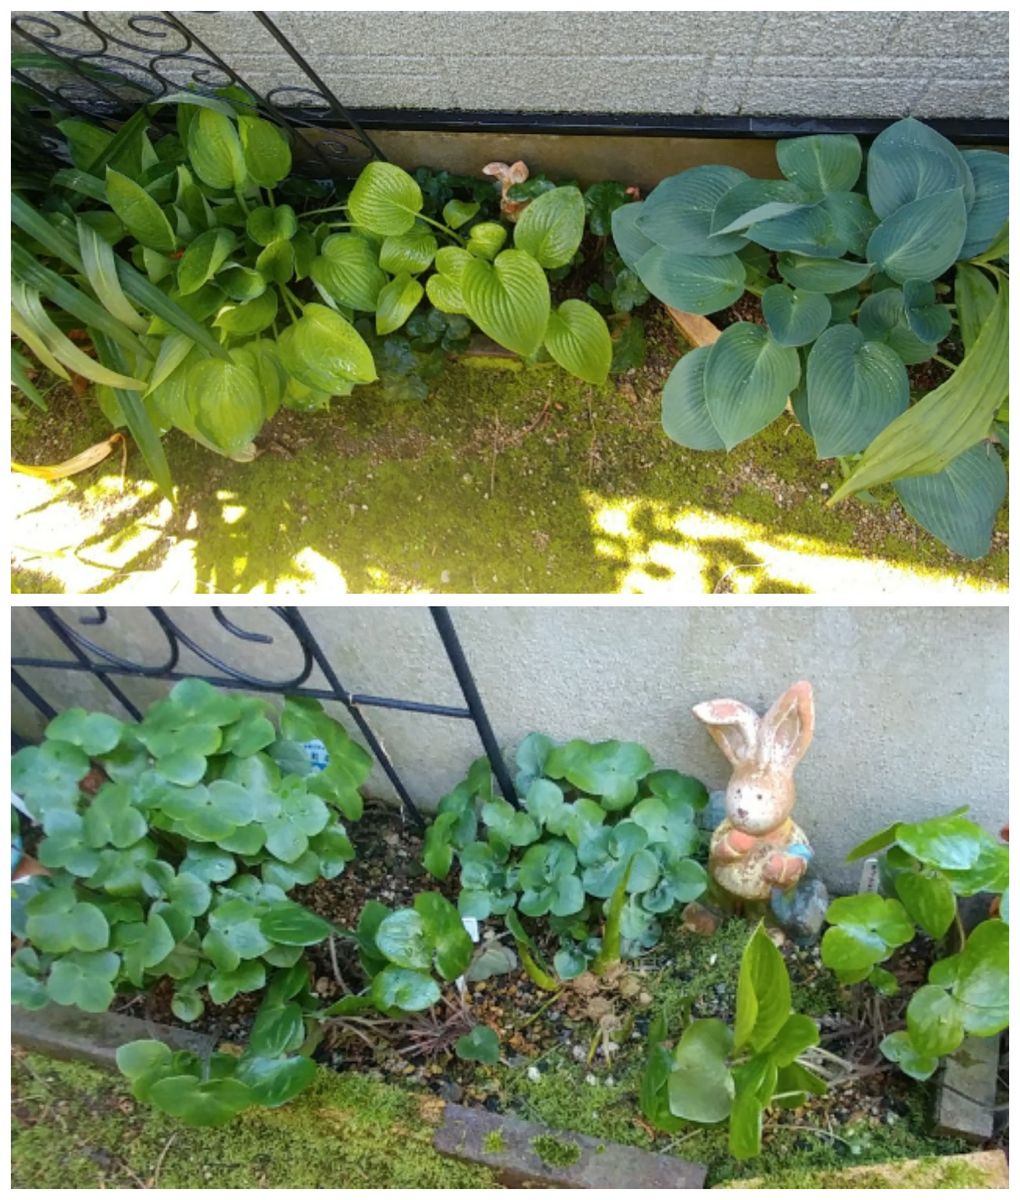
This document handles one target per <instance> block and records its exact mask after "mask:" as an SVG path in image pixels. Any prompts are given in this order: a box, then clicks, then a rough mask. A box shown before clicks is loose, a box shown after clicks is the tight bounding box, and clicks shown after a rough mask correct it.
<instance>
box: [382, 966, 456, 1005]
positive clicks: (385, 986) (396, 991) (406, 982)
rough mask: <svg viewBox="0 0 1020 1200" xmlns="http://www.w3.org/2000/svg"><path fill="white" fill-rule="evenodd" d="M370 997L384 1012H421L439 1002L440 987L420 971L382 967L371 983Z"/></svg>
mask: <svg viewBox="0 0 1020 1200" xmlns="http://www.w3.org/2000/svg"><path fill="white" fill-rule="evenodd" d="M371 996H372V999H373V1001H374V1002H375V1004H376V1006H377V1007H378V1008H379V1009H381V1010H382V1011H383V1012H388V1011H389V1010H390V1009H398V1010H400V1011H402V1012H421V1011H422V1010H423V1009H426V1008H430V1007H431V1006H432V1005H433V1004H435V1003H436V1002H437V1001H438V1000H439V996H440V992H439V984H438V983H436V981H435V980H434V979H433V978H432V977H431V976H430V975H426V974H425V973H424V972H422V971H412V970H408V969H407V968H405V967H393V966H390V967H385V968H384V969H383V970H382V971H380V972H379V974H378V975H376V976H375V978H374V979H373V980H372V988H371Z"/></svg>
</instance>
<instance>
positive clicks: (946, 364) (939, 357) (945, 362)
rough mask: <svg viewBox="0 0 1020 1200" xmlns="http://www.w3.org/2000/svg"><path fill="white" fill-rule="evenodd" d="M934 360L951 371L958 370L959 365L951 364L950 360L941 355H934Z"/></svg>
mask: <svg viewBox="0 0 1020 1200" xmlns="http://www.w3.org/2000/svg"><path fill="white" fill-rule="evenodd" d="M932 359H933V360H934V361H935V362H937V363H941V364H942V365H943V366H944V367H948V368H949V369H950V370H951V371H955V370H956V367H957V364H956V363H954V362H950V361H949V359H948V358H943V357H942V355H941V354H933V355H932Z"/></svg>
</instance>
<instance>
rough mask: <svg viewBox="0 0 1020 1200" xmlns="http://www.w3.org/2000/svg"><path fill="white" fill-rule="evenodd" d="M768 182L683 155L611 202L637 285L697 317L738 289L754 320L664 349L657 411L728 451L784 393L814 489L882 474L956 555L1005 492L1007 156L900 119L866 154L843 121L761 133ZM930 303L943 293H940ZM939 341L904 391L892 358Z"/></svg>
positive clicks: (769, 415)
mask: <svg viewBox="0 0 1020 1200" xmlns="http://www.w3.org/2000/svg"><path fill="white" fill-rule="evenodd" d="M776 157H777V160H778V165H779V169H780V171H781V172H782V174H783V176H784V178H782V179H766V180H759V179H752V178H750V177H748V176H747V175H746V174H745V173H744V172H743V171H740V170H737V169H736V168H734V167H727V166H700V167H693V168H690V169H689V170H686V171H683V172H681V173H680V174H679V175H675V176H672V177H671V178H669V179H666V180H664V181H663V182H662V183H660V184H659V185H658V187H656V188H655V189H654V190H653V191H652V192H651V193H650V194H649V196H648V198H647V199H646V200H644V201H642V202H641V203H639V204H631V205H627V206H626V207H622V208H619V209H617V211H616V212H615V213H614V214H613V218H612V220H613V233H614V237H615V241H616V246H617V249H618V250H619V252H620V255H621V256H622V258H623V260H624V262H625V263H626V264H627V265H628V267H630V268H631V270H633V271H634V273H635V274H636V275H637V276H638V278H639V279H640V281H641V282H642V283H643V284H644V286H645V287H646V288H647V289H648V291H649V292H651V293H652V295H654V296H656V297H658V298H659V299H660V300H662V301H664V302H665V303H666V304H668V305H671V306H672V307H674V308H677V309H682V310H686V311H688V312H693V313H700V314H707V313H712V312H716V311H719V310H720V309H725V308H727V307H728V306H729V305H731V304H733V303H734V302H735V301H736V300H738V299H739V298H740V297H741V296H742V295H743V293H744V292H745V291H750V292H752V293H754V294H755V295H757V296H759V297H760V298H761V307H762V314H763V316H764V320H765V324H764V325H757V324H754V323H751V322H747V321H740V322H737V323H736V324H733V325H730V326H729V327H727V328H726V329H725V330H724V331H723V334H722V336H721V337H720V338H719V339H718V341H716V342H715V343H714V344H713V345H712V346H708V347H701V348H698V349H696V350H693V351H691V352H690V353H688V354H686V355H684V357H683V358H682V359H681V360H680V362H679V363H678V364H677V366H676V368H675V369H674V371H673V373H672V374H671V376H670V378H669V380H668V382H667V384H666V387H665V390H664V392H663V400H662V406H663V407H662V412H663V426H664V428H665V431H666V433H667V434H668V435H669V436H670V437H671V438H672V439H673V440H674V441H676V442H678V443H680V444H681V445H683V446H686V447H689V448H691V449H695V450H723V449H725V450H731V449H733V447H734V446H736V445H738V444H739V443H740V442H742V441H744V440H746V439H747V438H749V437H752V436H753V435H754V434H756V433H758V432H759V431H760V430H761V429H763V428H764V427H765V426H766V425H768V424H770V423H771V422H772V421H774V420H775V419H776V418H777V417H779V415H780V414H781V413H782V412H783V411H784V410H785V409H786V407H787V403H788V401H791V402H792V407H793V412H794V414H795V415H796V417H797V420H798V421H799V422H800V424H801V425H802V426H803V427H804V429H805V430H806V432H807V433H808V434H809V435H810V436H811V437H812V438H813V439H814V442H815V447H816V451H817V454H818V457H819V458H838V459H840V461H841V464H842V466H843V467H844V474H845V475H846V476H847V478H846V480H845V482H844V483H843V485H842V486H841V487H840V488H839V489H838V491H837V492H836V493H835V495H834V497H833V501H838V500H840V499H842V498H843V497H844V496H846V495H849V494H851V493H853V492H859V491H861V490H863V489H865V488H869V487H874V486H876V485H878V484H881V483H893V484H894V486H895V489H896V492H897V494H898V496H899V499H900V501H901V503H902V504H903V506H904V507H905V508H906V509H907V511H908V512H909V513H910V514H911V516H913V517H914V518H915V520H917V521H918V522H919V523H920V524H922V525H923V526H924V527H925V528H926V529H928V530H929V531H930V532H932V533H933V534H934V535H935V536H936V537H938V538H940V539H941V540H942V541H944V542H945V543H946V544H947V545H948V546H949V547H950V548H951V549H953V550H955V551H956V552H957V553H959V554H962V555H965V556H967V557H971V558H977V557H980V556H981V555H982V554H985V553H987V551H988V547H989V543H990V539H991V534H992V528H993V524H994V520H995V516H996V513H997V512H998V509H999V507H1000V505H1001V503H1002V500H1003V496H1004V494H1005V486H1006V485H1005V469H1004V467H1003V464H1002V460H1001V458H1000V457H999V454H998V452H997V450H996V449H995V446H994V445H993V444H992V443H994V442H997V441H1003V440H1004V438H1003V436H1001V429H1000V426H1001V425H1002V424H1003V423H1004V422H1005V420H1006V418H1007V412H1006V407H1005V406H1006V395H1007V378H1006V373H1007V334H1006V325H1007V316H1008V283H1007V277H1006V270H1005V261H1006V258H1007V255H1008V237H1007V225H1006V222H1007V217H1008V179H1007V173H1008V160H1007V158H1006V156H1005V155H1003V154H998V153H996V152H994V151H990V150H963V151H960V150H957V149H956V147H955V146H953V145H952V143H950V142H949V141H947V140H946V139H945V138H944V137H942V136H941V135H940V134H938V133H936V132H935V131H934V130H933V129H931V128H929V127H928V126H926V125H924V124H922V123H921V122H919V121H916V120H913V119H908V120H904V121H898V122H896V123H894V124H893V125H890V126H889V127H888V128H887V129H885V130H883V132H882V133H881V134H879V136H878V137H877V138H876V139H875V141H874V142H873V143H872V145H871V147H870V148H869V150H868V152H867V155H865V153H864V151H863V150H862V148H861V145H860V143H859V142H858V140H857V139H856V138H855V137H854V136H852V135H849V134H838V135H836V134H831V135H813V136H811V137H803V138H790V139H785V140H782V141H780V142H779V143H778V144H777V148H776ZM950 299H951V300H952V303H949V301H950ZM950 337H951V338H952V339H953V340H954V341H955V342H956V343H957V344H959V345H961V346H962V348H963V350H964V357H963V359H962V361H961V362H960V364H959V365H958V366H954V364H953V363H951V362H946V360H943V359H940V361H942V362H943V363H945V365H948V366H949V367H950V368H952V370H953V373H952V375H951V376H950V378H949V379H948V380H947V381H946V382H945V383H943V384H942V385H941V386H939V387H937V388H936V389H934V390H933V391H932V392H930V393H929V394H928V395H926V396H923V397H920V398H919V399H918V400H917V402H916V403H911V388H910V380H909V377H908V374H907V367H908V366H912V365H915V364H918V363H923V362H926V361H928V360H929V359H932V358H933V357H936V352H937V351H938V348H939V346H940V344H941V343H942V342H944V341H945V340H946V339H947V338H950Z"/></svg>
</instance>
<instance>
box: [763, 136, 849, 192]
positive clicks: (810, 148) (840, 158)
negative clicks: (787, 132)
mask: <svg viewBox="0 0 1020 1200" xmlns="http://www.w3.org/2000/svg"><path fill="white" fill-rule="evenodd" d="M863 158H864V155H863V152H862V151H861V144H860V142H859V141H858V140H857V138H856V137H854V135H853V134H852V133H827V134H812V135H811V136H809V137H798V138H781V139H780V140H779V141H778V142H776V161H777V162H778V163H779V169H780V171H782V172H783V174H784V175H785V176H786V178H787V179H789V180H790V181H791V182H792V183H797V184H799V185H800V186H801V187H802V188H804V189H806V190H807V191H809V192H849V191H850V189H851V188H852V187H853V186H854V184H855V183H856V182H857V179H858V177H859V176H860V173H861V163H862V161H863Z"/></svg>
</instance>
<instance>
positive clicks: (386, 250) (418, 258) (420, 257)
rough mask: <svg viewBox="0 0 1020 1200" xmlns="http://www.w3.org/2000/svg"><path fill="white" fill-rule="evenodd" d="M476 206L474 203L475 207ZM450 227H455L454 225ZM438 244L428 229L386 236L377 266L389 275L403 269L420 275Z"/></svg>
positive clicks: (433, 254)
mask: <svg viewBox="0 0 1020 1200" xmlns="http://www.w3.org/2000/svg"><path fill="white" fill-rule="evenodd" d="M455 203H457V201H454V200H451V201H450V204H455ZM469 207H470V206H469ZM477 207H478V206H477V205H475V208H476V209H477ZM447 208H449V205H447ZM451 228H454V229H456V228H457V227H456V226H455V225H454V226H451ZM438 245H439V243H438V242H437V241H436V239H435V237H433V235H432V234H431V233H429V232H428V230H426V229H421V228H415V229H412V230H410V232H408V233H402V234H399V235H397V236H395V237H388V238H386V240H385V241H384V242H383V244H382V246H381V247H380V249H379V266H380V267H382V269H383V270H384V271H389V272H390V274H391V275H400V274H401V273H402V272H404V271H406V272H407V273H408V274H409V275H420V274H421V273H422V271H427V270H428V268H429V267H430V266H431V265H432V260H433V259H434V258H435V257H436V250H437V248H438Z"/></svg>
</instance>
